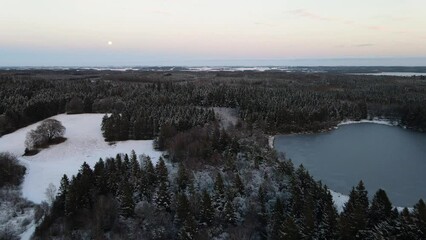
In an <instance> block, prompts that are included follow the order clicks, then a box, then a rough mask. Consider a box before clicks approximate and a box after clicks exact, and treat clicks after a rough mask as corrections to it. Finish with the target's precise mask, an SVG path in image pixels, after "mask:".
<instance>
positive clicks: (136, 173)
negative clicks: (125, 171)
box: [130, 150, 141, 181]
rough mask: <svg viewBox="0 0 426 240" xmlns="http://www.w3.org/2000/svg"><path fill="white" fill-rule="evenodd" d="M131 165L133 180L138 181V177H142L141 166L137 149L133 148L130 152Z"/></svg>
mask: <svg viewBox="0 0 426 240" xmlns="http://www.w3.org/2000/svg"><path fill="white" fill-rule="evenodd" d="M130 165H131V168H132V179H133V181H136V180H137V179H139V178H140V175H141V166H140V164H139V161H138V158H137V156H136V152H135V150H132V152H131V153H130Z"/></svg>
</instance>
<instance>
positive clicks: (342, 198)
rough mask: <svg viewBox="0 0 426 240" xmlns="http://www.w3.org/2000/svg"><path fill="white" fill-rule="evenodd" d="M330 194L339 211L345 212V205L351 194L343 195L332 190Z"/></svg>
mask: <svg viewBox="0 0 426 240" xmlns="http://www.w3.org/2000/svg"><path fill="white" fill-rule="evenodd" d="M330 194H331V196H332V197H333V202H334V206H335V207H336V209H337V212H339V213H341V212H343V207H344V206H345V204H346V203H347V202H348V200H349V196H346V195H343V194H341V193H338V192H335V191H333V190H330Z"/></svg>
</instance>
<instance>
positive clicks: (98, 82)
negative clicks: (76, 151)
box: [0, 70, 426, 141]
mask: <svg viewBox="0 0 426 240" xmlns="http://www.w3.org/2000/svg"><path fill="white" fill-rule="evenodd" d="M0 81H1V85H0V100H1V101H0V135H1V134H5V133H9V132H12V131H14V130H16V129H18V128H20V127H23V126H26V125H28V124H30V123H34V122H36V121H40V120H42V119H45V118H47V117H50V116H53V115H56V114H58V113H64V112H67V113H90V112H101V113H115V114H114V115H112V116H110V117H111V118H106V119H105V121H104V130H105V134H106V137H107V139H108V140H109V141H114V140H123V139H149V138H152V137H154V136H157V135H158V134H159V132H160V129H161V126H163V125H172V126H174V127H175V128H177V130H187V129H190V128H192V127H194V126H197V125H200V124H202V123H206V122H208V121H211V120H213V118H214V114H212V111H211V108H212V107H230V108H235V109H236V110H237V111H238V114H239V115H240V117H241V119H242V120H243V121H245V122H247V123H249V124H251V125H252V126H253V127H255V128H259V129H262V130H264V131H265V132H267V133H290V132H306V131H321V130H325V129H328V128H330V127H333V126H335V125H336V124H337V123H338V122H340V121H342V120H346V119H350V120H359V119H365V118H374V117H379V118H386V119H391V120H394V121H398V122H399V123H400V124H401V125H403V126H406V127H409V128H413V129H416V130H419V131H424V130H425V129H426V81H425V80H424V79H421V78H420V77H418V78H416V77H405V78H404V77H403V78H401V77H383V76H357V75H345V74H326V73H315V74H306V73H282V72H265V73H262V72H201V73H193V72H165V73H164V72H139V71H132V72H112V71H103V72H98V71H89V70H87V71H83V70H82V71H77V70H75V71H63V72H62V71H42V70H39V71H2V72H0ZM116 125H117V126H120V127H117V128H120V129H122V131H124V132H122V133H115V132H111V131H110V127H109V126H116Z"/></svg>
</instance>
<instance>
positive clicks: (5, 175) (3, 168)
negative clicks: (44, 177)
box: [0, 152, 26, 188]
mask: <svg viewBox="0 0 426 240" xmlns="http://www.w3.org/2000/svg"><path fill="white" fill-rule="evenodd" d="M25 171H26V168H25V167H24V166H22V165H21V164H19V162H18V159H16V157H15V156H13V155H11V154H10V153H6V152H0V188H2V187H4V186H19V185H20V184H21V182H22V180H23V179H24V175H25Z"/></svg>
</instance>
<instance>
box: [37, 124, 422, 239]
mask: <svg viewBox="0 0 426 240" xmlns="http://www.w3.org/2000/svg"><path fill="white" fill-rule="evenodd" d="M211 129H212V130H213V129H214V128H211ZM200 131H201V130H200ZM236 132H240V133H241V132H244V131H241V130H239V131H236ZM227 134H228V138H229V139H232V138H234V139H235V141H236V142H238V145H236V146H235V152H237V154H235V155H233V156H232V157H230V158H229V159H228V162H224V163H222V164H219V165H214V166H212V165H210V164H208V163H205V164H204V167H203V168H200V167H194V166H192V161H190V159H191V157H190V156H189V155H181V156H180V157H178V158H176V160H178V162H176V163H171V162H169V161H167V160H164V159H163V158H160V159H159V160H158V161H157V163H156V164H155V165H154V164H153V162H152V161H151V159H150V158H149V157H147V156H140V157H139V158H138V157H137V155H136V154H135V153H134V152H132V153H131V154H130V156H128V155H122V154H119V155H117V156H116V157H115V158H108V159H106V160H105V161H104V160H102V159H101V160H100V161H99V162H98V163H96V165H95V166H94V168H93V169H92V168H90V166H88V165H87V164H83V165H82V167H81V169H80V171H79V172H78V173H77V175H75V176H72V177H71V178H68V176H66V175H64V177H63V178H62V180H61V185H60V188H59V192H58V195H57V196H56V199H55V201H54V203H53V205H52V208H51V210H50V213H49V214H48V215H46V216H45V217H44V220H43V222H42V223H41V224H40V225H39V226H38V228H37V230H36V235H35V236H36V239H46V238H49V237H52V236H53V237H55V236H56V237H59V236H61V237H73V238H111V239H113V238H120V239H212V238H217V239H221V238H224V239H423V238H425V237H426V206H425V204H424V202H423V201H422V200H420V201H419V202H418V203H417V204H416V205H415V206H414V208H413V210H412V211H409V210H408V209H404V210H403V211H402V212H401V213H400V212H398V211H397V210H396V209H395V208H393V207H392V204H391V202H390V201H389V199H388V198H387V196H386V193H385V192H384V191H383V190H379V191H377V193H376V194H375V195H374V197H373V200H372V201H371V202H370V201H369V199H368V197H367V191H366V190H365V187H364V185H363V183H362V182H360V183H359V184H358V186H357V187H355V188H353V190H352V191H351V193H350V197H349V201H348V202H347V203H346V205H345V207H344V209H343V212H342V213H338V212H337V210H336V208H335V206H334V204H333V200H332V197H331V195H330V192H329V190H328V189H327V187H326V186H324V185H323V184H321V182H316V181H315V180H314V179H313V178H312V176H311V175H310V174H309V173H308V172H307V171H306V169H304V168H303V166H300V167H298V168H297V169H295V168H294V166H293V164H292V163H291V161H288V160H285V159H283V158H282V157H277V155H276V154H275V153H274V151H273V150H270V149H269V148H268V147H267V145H266V143H265V144H263V141H257V140H256V137H258V136H253V135H257V134H256V133H253V132H250V133H247V135H243V136H238V135H236V134H233V133H227ZM250 136H253V138H251V137H250ZM216 138H217V139H216V141H217V142H218V143H220V141H218V139H219V138H220V134H219V135H216ZM219 145H220V144H218V146H219ZM227 145H230V144H229V143H228V144H227ZM199 148H201V150H203V149H206V148H209V146H199ZM215 149H216V150H215V151H216V152H217V153H220V154H221V155H222V156H225V155H226V154H227V152H228V151H229V149H228V148H223V149H221V148H220V147H215ZM220 151H222V152H220Z"/></svg>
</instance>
